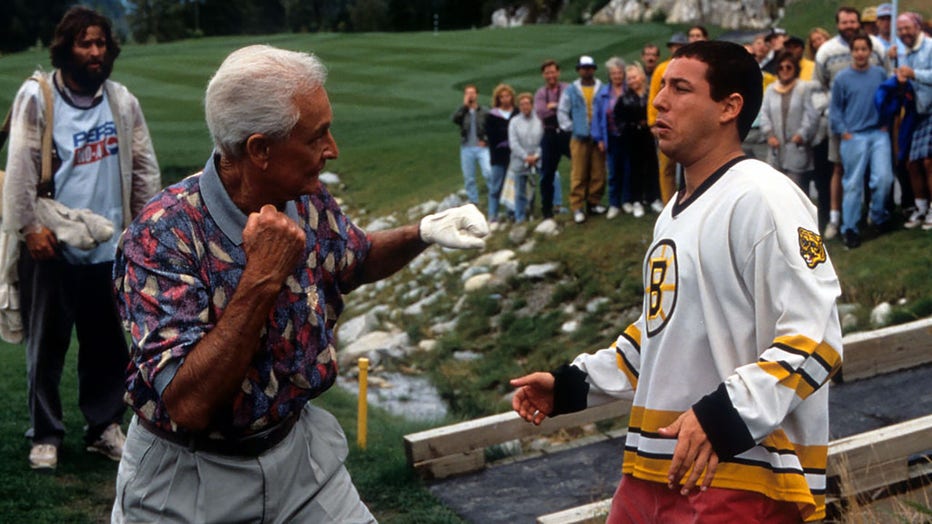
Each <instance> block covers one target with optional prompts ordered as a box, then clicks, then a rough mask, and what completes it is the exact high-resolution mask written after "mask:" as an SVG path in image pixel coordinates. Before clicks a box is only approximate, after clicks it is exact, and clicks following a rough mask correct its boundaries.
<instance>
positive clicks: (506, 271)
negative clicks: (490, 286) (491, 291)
mask: <svg viewBox="0 0 932 524" xmlns="http://www.w3.org/2000/svg"><path fill="white" fill-rule="evenodd" d="M516 276H518V261H517V260H511V261H509V262H505V263H504V264H502V265H500V266H498V267H497V268H495V279H496V280H498V281H500V282H507V281H508V279H509V278H514V277H516Z"/></svg>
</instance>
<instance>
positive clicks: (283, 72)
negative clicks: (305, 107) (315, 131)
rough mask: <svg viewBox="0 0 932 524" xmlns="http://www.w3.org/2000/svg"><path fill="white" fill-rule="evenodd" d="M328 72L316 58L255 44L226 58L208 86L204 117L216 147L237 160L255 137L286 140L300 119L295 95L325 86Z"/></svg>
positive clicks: (306, 54)
mask: <svg viewBox="0 0 932 524" xmlns="http://www.w3.org/2000/svg"><path fill="white" fill-rule="evenodd" d="M326 79H327V69H326V68H325V67H324V65H323V64H322V63H321V62H320V60H318V59H317V57H315V56H314V55H311V54H308V53H301V52H297V51H288V50H285V49H278V48H275V47H271V46H267V45H253V46H248V47H243V48H241V49H237V50H236V51H233V52H232V53H230V55H229V56H227V58H226V60H224V61H223V63H222V64H220V68H219V69H217V72H216V73H214V76H213V78H211V79H210V82H209V83H208V84H207V94H206V95H205V97H204V113H205V116H206V119H207V127H208V129H210V136H211V137H212V138H213V141H214V145H215V146H216V147H217V148H218V149H219V150H220V151H221V152H222V153H223V154H224V155H225V156H229V157H231V158H239V157H240V156H242V154H243V152H244V148H245V145H246V139H247V138H249V136H250V135H253V134H255V133H261V134H263V135H266V136H267V137H269V138H270V139H271V140H284V139H285V138H287V137H288V135H289V134H290V133H291V130H292V129H294V126H295V124H297V123H298V119H299V118H300V116H301V115H300V111H299V110H298V107H297V106H296V105H295V97H296V95H297V94H298V93H300V92H312V91H314V90H316V89H318V88H320V87H322V86H323V85H324V82H325V81H326Z"/></svg>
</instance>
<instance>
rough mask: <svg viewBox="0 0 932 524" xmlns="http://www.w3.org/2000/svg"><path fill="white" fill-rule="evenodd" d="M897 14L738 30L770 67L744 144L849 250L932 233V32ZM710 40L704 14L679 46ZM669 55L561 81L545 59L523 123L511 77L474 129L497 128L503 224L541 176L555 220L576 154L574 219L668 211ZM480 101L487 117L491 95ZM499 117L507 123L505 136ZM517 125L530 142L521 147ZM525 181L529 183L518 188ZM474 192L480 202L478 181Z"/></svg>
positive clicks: (523, 214) (649, 47) (495, 196)
mask: <svg viewBox="0 0 932 524" xmlns="http://www.w3.org/2000/svg"><path fill="white" fill-rule="evenodd" d="M893 17H894V12H893V8H892V6H891V4H881V5H879V6H872V7H868V8H866V9H864V11H863V13H862V12H860V11H859V10H857V9H855V8H852V7H840V8H838V10H837V11H836V14H835V24H836V34H834V35H833V34H831V33H830V32H829V31H828V30H826V29H823V28H821V27H816V28H813V29H811V30H810V31H809V33H808V35H806V37H805V39H804V38H803V37H801V36H797V35H791V34H788V33H787V31H786V30H784V29H781V28H771V29H769V30H766V31H762V32H760V33H756V34H752V35H750V36H748V37H744V38H743V41H742V42H739V43H742V44H743V45H744V46H745V48H746V49H747V50H748V52H749V53H751V54H752V55H754V58H755V59H756V60H757V63H758V65H759V66H760V68H761V72H762V74H763V77H764V102H763V105H762V107H761V111H760V114H759V115H758V117H757V119H756V120H755V122H754V124H753V126H752V129H751V132H750V133H749V134H748V137H747V139H746V140H745V141H744V149H745V153H746V154H747V155H748V156H751V157H754V158H757V159H759V160H761V161H764V162H767V163H769V164H771V165H772V166H774V167H775V168H777V169H779V170H780V171H782V172H783V173H785V174H786V175H787V176H788V177H790V178H791V179H792V180H793V181H794V182H796V183H797V184H798V185H799V187H800V189H801V190H802V191H803V192H805V193H806V194H807V195H809V196H810V197H811V198H812V199H813V200H814V202H815V204H816V206H817V208H818V210H819V227H820V228H821V231H822V233H823V236H824V237H825V238H826V239H831V238H834V237H836V236H839V237H840V238H841V239H842V240H843V241H844V244H845V245H846V246H847V247H848V248H856V247H858V246H859V245H860V243H861V238H862V235H866V236H868V237H873V236H877V235H880V234H884V233H886V232H888V231H890V230H892V229H895V228H897V227H900V226H901V225H902V227H905V228H909V229H913V228H922V229H923V230H927V231H932V212H930V211H929V188H930V186H932V40H930V37H929V35H928V34H926V33H927V32H928V29H929V26H928V25H927V24H925V23H924V21H923V18H922V16H921V15H919V14H917V13H914V12H904V13H901V14H899V15H898V16H896V23H895V24H894V23H892V20H891V19H892V18H893ZM924 29H925V30H924ZM708 38H709V32H708V31H707V30H706V28H704V27H702V26H698V25H697V26H693V27H691V28H689V30H688V31H687V32H686V33H675V34H674V35H672V36H671V37H670V39H669V40H668V42H667V43H666V47H667V49H668V50H669V53H670V54H671V55H672V53H673V52H674V51H675V50H676V49H677V48H679V47H681V46H682V45H684V44H686V43H689V42H694V41H697V40H706V39H708ZM668 63H669V60H666V61H661V56H660V49H659V47H658V46H657V45H655V44H654V43H648V44H646V45H645V46H644V47H643V49H642V51H641V56H640V60H636V61H633V63H630V64H628V63H626V62H625V61H624V60H623V59H622V58H620V57H617V56H612V57H609V58H608V59H607V60H606V61H605V62H604V71H605V73H604V78H599V77H600V76H601V75H599V74H597V73H601V71H599V65H598V64H597V62H596V60H595V59H593V57H592V56H589V55H582V56H580V58H579V60H578V61H577V64H576V72H577V75H578V78H577V79H576V80H575V81H574V82H573V83H569V84H568V83H564V82H561V81H560V66H559V64H558V63H557V62H556V61H554V60H546V61H545V62H544V63H543V64H542V65H541V74H542V77H543V78H544V82H545V83H544V86H543V87H541V88H540V89H539V90H538V91H537V93H536V94H535V95H533V96H532V95H531V94H530V93H527V94H526V95H527V99H526V100H527V103H528V104H531V105H532V108H531V109H532V110H531V111H530V113H525V114H523V120H522V121H515V118H516V117H517V116H519V115H521V113H519V112H518V111H517V110H515V109H511V108H510V104H511V103H510V102H509V103H508V105H509V109H508V110H507V111H501V108H500V107H499V106H500V105H501V97H500V96H499V94H500V93H501V90H502V89H505V90H507V91H508V92H509V93H510V98H511V99H513V98H514V91H513V90H512V89H511V88H510V87H509V86H505V85H500V86H498V87H497V88H496V90H495V95H494V96H493V101H494V103H493V105H494V106H495V107H494V108H493V109H492V112H491V113H490V115H489V119H490V122H492V121H494V122H495V124H494V125H490V124H488V123H487V124H485V125H483V124H482V123H481V122H480V123H478V124H473V127H472V129H476V130H483V129H484V130H487V131H488V132H489V135H490V136H489V140H490V142H489V143H488V145H487V147H488V148H489V150H490V151H491V157H492V159H493V161H492V163H491V167H490V168H483V173H485V172H489V173H491V175H490V177H488V179H487V185H488V187H489V217H488V218H489V220H490V222H492V224H493V229H497V227H498V224H500V223H501V222H502V220H504V219H506V218H511V219H514V220H515V221H517V222H522V221H525V220H527V219H529V218H530V217H531V216H532V214H533V202H534V191H535V190H536V188H537V187H539V188H540V209H541V218H543V219H544V220H553V215H554V210H559V209H560V208H561V204H562V197H561V194H560V182H559V178H558V174H557V173H556V171H557V165H558V164H559V161H560V159H561V157H562V156H566V157H568V158H569V159H570V164H571V173H570V181H569V188H570V198H569V210H570V212H571V213H572V218H573V221H574V222H575V223H577V224H582V223H584V222H585V221H586V220H587V218H588V217H589V216H592V215H602V214H604V215H605V217H606V218H607V219H609V220H611V219H614V218H615V217H617V216H619V215H621V214H623V213H625V214H631V215H633V216H634V217H637V218H640V217H643V216H644V215H645V213H646V212H647V211H653V212H660V211H661V210H662V209H663V206H664V205H665V204H666V203H667V202H669V200H670V199H671V198H672V197H673V195H674V193H675V192H676V190H677V188H678V187H679V184H680V183H681V180H682V175H681V174H680V173H678V166H677V165H676V164H675V163H674V162H671V161H670V159H668V158H666V157H665V156H664V155H663V154H662V153H661V152H659V151H658V150H657V148H656V144H655V141H654V139H653V137H652V135H651V132H650V129H651V126H652V125H653V119H654V118H655V116H656V110H654V108H653V107H652V101H653V98H654V97H655V96H656V94H657V92H659V90H660V88H661V85H662V78H663V74H664V71H665V70H666V67H667V64H668ZM469 88H473V86H471V85H470V86H469ZM506 98H507V97H506ZM496 110H499V112H498V113H497V114H496ZM464 111H469V109H468V108H460V109H458V110H457V112H456V113H454V120H455V121H457V122H458V123H459V122H461V121H462V115H463V114H464V113H463V112H464ZM472 111H473V114H474V115H476V116H478V117H479V118H485V116H484V114H485V111H484V110H482V108H481V107H478V108H473V109H472ZM535 120H537V121H539V122H534V121H535ZM538 127H539V131H538ZM492 129H500V130H501V132H500V133H498V134H497V135H496V137H495V138H494V139H493V137H492V136H491V135H492V134H493V133H492ZM529 130H530V131H529ZM464 132H466V128H465V127H464ZM538 134H539V135H540V139H539V140H540V142H539V147H538V148H536V149H534V148H532V149H528V144H527V138H528V137H532V138H533V139H534V140H536V139H537V138H536V137H537V136H538ZM509 135H512V136H520V137H522V139H523V141H524V143H523V144H522V145H521V147H519V148H511V149H510V148H509ZM468 138H469V137H468V136H466V135H464V146H463V147H464V149H463V155H470V156H471V155H472V152H471V151H472V150H471V149H469V148H470V147H474V146H471V145H469V144H475V143H476V141H475V140H474V141H473V142H470V141H469V140H468ZM512 140H513V139H512ZM479 142H482V141H481V140H480V141H479ZM480 158H481V157H480ZM496 158H498V160H497V161H496V160H495V159H496ZM473 172H474V167H470V168H469V169H466V166H465V164H464V171H463V175H464V178H465V180H466V185H467V188H471V187H474V185H475V182H474V175H473V180H471V179H470V178H471V177H470V175H471V173H473ZM516 175H517V176H516ZM515 181H517V183H518V184H520V185H521V188H520V191H515V190H514V189H513V187H514V184H515V183H516V182H515ZM503 187H504V188H505V193H506V194H508V195H512V194H515V195H520V197H519V198H514V197H510V196H509V197H508V198H504V199H502V203H503V204H505V205H504V206H502V207H503V209H502V210H501V211H500V210H499V199H500V197H501V193H502V188H503ZM606 189H607V191H606ZM606 192H607V195H608V198H607V202H605V204H607V206H605V205H603V194H604V193H606ZM469 193H470V194H469V198H470V200H472V201H473V202H474V203H478V201H477V200H478V197H477V195H476V193H475V191H474V190H473V191H470V192H469ZM516 200H520V202H516ZM865 201H866V202H865ZM865 203H867V205H866V206H865ZM518 208H520V211H518ZM864 208H866V209H867V213H866V217H865V213H863V211H862V210H863V209H864ZM865 222H866V226H867V227H865ZM862 232H863V233H862Z"/></svg>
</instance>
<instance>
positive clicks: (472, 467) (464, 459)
mask: <svg viewBox="0 0 932 524" xmlns="http://www.w3.org/2000/svg"><path fill="white" fill-rule="evenodd" d="M483 468H485V450H483V449H476V450H473V451H469V452H467V453H457V454H455V455H447V456H445V457H440V458H437V459H433V460H428V461H424V462H418V463H416V464H414V471H415V472H417V474H418V475H420V476H421V478H425V479H442V478H446V477H449V476H451V475H458V474H460V473H466V472H470V471H478V470H480V469H483Z"/></svg>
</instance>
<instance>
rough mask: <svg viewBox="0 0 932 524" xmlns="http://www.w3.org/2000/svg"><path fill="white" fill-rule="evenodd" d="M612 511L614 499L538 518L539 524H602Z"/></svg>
mask: <svg viewBox="0 0 932 524" xmlns="http://www.w3.org/2000/svg"><path fill="white" fill-rule="evenodd" d="M610 509H612V499H604V500H599V501H596V502H591V503H589V504H586V505H584V506H577V507H575V508H569V509H565V510H563V511H557V512H554V513H548V514H546V515H541V516H539V517H537V524H595V523H598V524H602V523H603V522H605V517H607V516H608V512H609V510H610Z"/></svg>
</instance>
